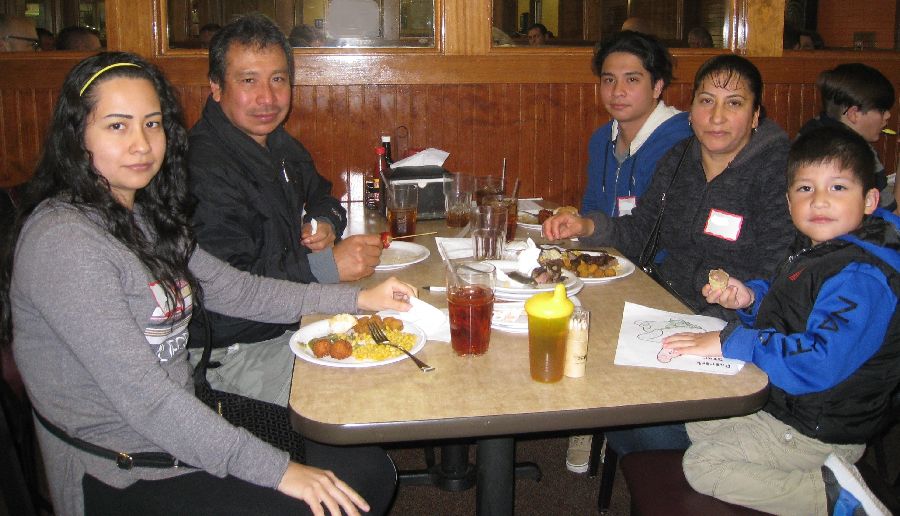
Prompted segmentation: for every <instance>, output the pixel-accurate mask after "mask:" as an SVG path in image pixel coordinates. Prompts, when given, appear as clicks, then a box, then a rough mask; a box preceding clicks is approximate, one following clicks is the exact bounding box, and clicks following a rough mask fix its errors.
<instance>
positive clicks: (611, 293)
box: [290, 218, 768, 514]
mask: <svg viewBox="0 0 900 516" xmlns="http://www.w3.org/2000/svg"><path fill="white" fill-rule="evenodd" d="M378 223H379V219H377V218H371V219H369V220H367V221H365V226H362V227H365V228H366V229H368V230H370V231H371V230H378V229H379V227H378ZM381 223H382V224H383V221H382V222H381ZM521 229H522V228H519V230H520V231H521ZM418 230H419V231H428V230H437V231H440V232H441V234H442V236H456V235H454V234H453V233H452V232H451V230H449V229H448V228H446V226H445V225H444V221H433V222H420V223H419V228H418ZM517 236H518V237H519V238H523V237H524V236H532V237H533V238H535V239H536V240H538V241H540V235H539V234H534V233H528V232H523V233H521V234H519V235H517ZM416 242H417V243H419V244H422V245H424V246H426V247H428V248H429V250H430V251H431V253H432V254H431V256H430V257H429V259H428V260H426V261H424V262H422V263H420V264H416V265H413V266H411V267H408V268H406V269H401V270H398V271H394V272H392V273H376V274H375V275H374V276H373V277H371V278H368V279H367V280H365V281H363V284H364V285H367V284H373V283H376V282H379V281H382V280H383V279H385V278H386V277H387V276H388V275H389V274H393V275H395V276H397V277H399V278H400V279H402V280H404V281H406V282H408V283H410V284H413V285H416V286H423V285H441V284H443V282H444V271H443V265H442V262H441V260H440V255H439V254H438V253H437V250H436V248H435V245H434V239H433V238H432V237H421V238H417V239H416ZM420 298H422V299H423V300H425V301H427V302H429V303H431V304H433V305H434V306H437V307H439V308H444V307H446V295H445V294H444V293H435V294H430V293H428V292H425V291H420ZM578 298H579V299H580V300H581V302H582V304H583V305H584V306H585V307H587V308H588V309H590V310H591V313H592V315H591V332H590V340H589V347H588V360H587V366H586V372H585V376H584V377H583V378H577V379H573V378H563V380H562V381H560V382H559V383H554V384H543V383H538V382H535V381H533V380H532V379H531V377H530V375H529V364H528V338H527V336H525V335H514V334H508V333H502V332H499V331H497V330H492V334H491V342H490V348H489V350H488V352H487V353H486V354H485V355H484V356H480V357H459V356H456V355H455V354H454V352H453V350H452V349H451V347H450V345H449V344H447V343H442V342H434V341H429V342H428V343H427V344H426V345H425V347H424V348H423V349H422V350H421V351H420V352H419V354H418V356H419V357H421V358H422V359H423V360H425V361H426V362H427V363H429V364H430V365H432V366H434V367H435V371H433V372H430V373H422V372H421V371H419V369H418V368H416V367H415V365H414V364H412V362H410V361H407V360H404V361H401V362H397V363H394V364H391V365H388V366H384V367H372V368H364V369H340V368H330V367H322V366H318V365H314V364H311V363H308V362H306V361H303V360H300V359H298V360H297V361H296V364H295V366H294V382H293V386H292V389H291V399H290V406H291V408H292V409H293V410H292V414H291V417H292V422H293V424H294V426H295V428H297V429H298V430H299V431H300V432H301V433H302V434H304V435H305V436H308V437H310V438H312V439H315V440H319V441H322V442H325V443H329V444H339V445H340V444H359V443H389V442H403V441H415V440H434V439H454V438H472V439H477V440H478V444H479V450H478V451H479V462H481V460H482V459H481V455H482V453H484V454H485V455H486V457H485V459H484V460H485V461H486V462H487V463H488V464H490V465H489V466H483V465H482V464H479V470H478V472H479V473H478V474H479V477H478V487H479V493H478V495H479V496H478V499H479V502H478V504H479V513H480V514H511V513H512V502H513V493H512V486H513V462H514V457H513V454H514V441H513V438H512V436H514V435H516V434H526V433H533V432H544V431H559V430H573V429H586V428H598V427H610V426H617V425H625V424H640V423H654V422H664V421H683V420H689V419H700V418H710V417H725V416H733V415H739V414H747V413H750V412H753V411H754V410H756V409H758V408H760V407H761V406H762V404H763V403H764V401H765V397H766V394H767V391H768V378H767V377H766V375H765V374H764V373H762V372H761V371H760V370H759V369H757V368H756V367H754V366H753V365H750V364H748V365H747V366H745V367H744V368H743V370H742V371H741V372H740V373H738V374H737V375H735V376H720V375H712V374H701V373H689V372H681V371H668V370H661V369H651V368H641V367H624V366H616V365H614V364H613V358H614V356H615V348H616V343H617V339H618V333H619V327H620V325H621V322H622V310H623V306H624V303H625V302H626V301H630V302H632V303H638V304H641V305H646V306H650V307H653V308H659V309H663V310H671V311H678V312H684V313H687V311H686V309H685V308H684V306H683V305H681V304H680V303H679V302H678V301H677V300H675V299H674V298H673V297H672V296H671V295H670V294H669V293H667V292H666V291H665V290H664V289H663V288H661V287H659V286H658V285H657V284H656V283H654V282H653V280H651V279H650V278H649V277H647V276H646V275H645V274H644V273H643V272H641V271H640V270H638V271H636V272H635V273H634V274H632V275H630V276H628V277H625V278H621V279H618V280H615V281H613V282H609V283H606V284H601V285H587V286H585V288H584V290H582V291H581V293H579V294H578ZM485 489H487V490H490V491H489V492H485V493H482V491H483V490H485Z"/></svg>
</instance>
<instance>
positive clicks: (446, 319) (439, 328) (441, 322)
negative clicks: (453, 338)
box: [378, 297, 450, 342]
mask: <svg viewBox="0 0 900 516" xmlns="http://www.w3.org/2000/svg"><path fill="white" fill-rule="evenodd" d="M409 302H410V303H411V304H412V308H411V309H410V310H409V311H408V312H399V311H397V310H382V311H380V312H378V315H380V316H381V317H388V316H390V317H396V318H397V319H400V320H401V321H407V322H411V323H413V324H415V325H416V326H418V327H419V328H422V331H424V332H425V336H426V337H428V340H437V341H440V342H450V316H449V315H448V313H447V311H446V310H440V309H438V308H435V307H434V306H431V305H430V304H428V303H426V302H425V301H422V300H421V299H419V298H417V297H411V298H410V299H409Z"/></svg>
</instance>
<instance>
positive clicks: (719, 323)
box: [614, 303, 744, 375]
mask: <svg viewBox="0 0 900 516" xmlns="http://www.w3.org/2000/svg"><path fill="white" fill-rule="evenodd" d="M724 327H725V321H723V320H721V319H717V318H715V317H707V316H704V315H687V314H679V313H676V312H666V311H663V310H656V309H654V308H649V307H646V306H642V305H638V304H634V303H625V310H624V312H623V313H622V328H621V329H620V330H619V343H618V345H617V346H616V359H615V361H614V363H615V364H616V365H628V366H638V367H656V368H659V369H678V370H681V371H694V372H698V373H714V374H726V375H731V374H737V373H738V371H740V370H741V368H742V367H744V362H743V361H742V360H734V359H731V358H723V357H701V356H696V355H680V356H672V355H671V354H670V353H669V352H668V350H663V349H662V340H663V338H665V337H668V336H669V335H674V334H676V333H686V332H695V333H702V332H707V331H719V330H721V329H722V328H724Z"/></svg>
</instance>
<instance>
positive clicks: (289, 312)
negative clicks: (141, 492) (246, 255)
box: [10, 201, 359, 515]
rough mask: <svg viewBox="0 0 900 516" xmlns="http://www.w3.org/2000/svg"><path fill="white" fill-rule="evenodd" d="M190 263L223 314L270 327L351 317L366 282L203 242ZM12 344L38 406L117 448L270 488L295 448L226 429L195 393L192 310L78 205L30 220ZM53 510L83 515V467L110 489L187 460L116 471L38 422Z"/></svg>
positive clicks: (49, 206)
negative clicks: (274, 271) (270, 272)
mask: <svg viewBox="0 0 900 516" xmlns="http://www.w3.org/2000/svg"><path fill="white" fill-rule="evenodd" d="M190 267H191V270H192V271H193V273H194V274H195V275H196V276H197V279H198V280H199V281H200V283H201V284H202V286H203V288H204V296H205V300H206V304H207V306H208V307H209V309H210V310H215V311H216V312H219V313H223V314H228V315H234V316H238V317H244V318H248V319H256V320H260V321H266V322H290V321H296V320H297V319H298V317H299V316H300V315H304V314H310V313H315V312H324V313H334V312H355V311H356V302H357V295H358V293H359V289H357V288H355V287H350V286H343V285H330V286H323V285H319V284H309V285H301V284H296V283H290V282H286V281H280V280H272V279H266V278H262V277H258V276H253V275H251V274H248V273H243V272H239V271H237V270H235V269H233V268H231V267H229V266H228V265H227V264H225V263H224V262H221V261H219V260H217V259H216V258H214V257H212V256H211V255H209V254H208V253H206V252H204V251H203V250H201V249H198V250H197V251H196V252H195V253H194V255H193V257H192V258H191V261H190ZM10 297H11V305H12V312H13V331H14V338H13V351H14V354H15V359H16V363H17V365H18V367H19V369H20V370H21V373H22V377H23V379H24V381H25V385H26V388H27V390H28V395H29V397H30V398H31V401H32V403H33V404H34V407H35V409H36V410H38V411H39V412H40V413H41V414H42V415H43V416H44V417H46V418H47V419H49V420H50V421H51V422H53V423H55V424H56V425H57V426H59V427H61V428H62V429H63V430H65V431H66V432H67V433H68V434H69V435H71V436H75V437H78V438H81V439H83V440H85V441H88V442H91V443H93V444H96V445H99V446H103V447H106V448H109V449H113V450H119V451H128V452H146V451H165V452H168V453H170V454H172V455H174V456H175V457H177V458H178V459H179V460H181V461H183V462H186V463H188V464H192V465H194V466H197V467H199V468H202V469H204V470H206V471H207V472H209V473H210V474H213V475H216V476H219V477H224V476H226V475H233V476H235V477H238V478H241V479H244V480H246V481H248V482H252V483H254V484H257V485H261V486H266V487H271V488H275V487H276V486H277V485H278V483H279V481H280V480H281V477H282V475H283V474H284V471H285V470H286V468H287V464H288V454H287V453H286V452H282V451H280V450H277V449H275V448H273V447H271V446H269V445H268V444H266V443H263V442H262V441H260V440H258V439H256V438H255V437H253V436H252V435H251V434H250V433H249V432H247V431H246V430H244V429H241V428H236V427H233V426H231V425H230V424H228V423H227V422H226V421H225V420H224V419H222V418H221V417H220V416H218V415H217V414H216V413H215V412H213V411H212V410H210V409H209V408H207V407H206V405H204V404H203V403H201V402H200V401H199V400H198V399H196V398H195V397H194V395H193V383H192V381H191V372H192V370H191V366H190V364H189V363H188V361H187V348H186V343H187V339H188V333H187V324H188V321H189V319H190V315H191V311H192V307H191V305H190V298H188V306H187V307H186V308H185V310H183V311H181V310H175V311H173V310H170V309H168V308H167V307H166V306H165V305H166V303H165V296H164V295H163V294H162V291H161V290H160V289H159V288H158V287H155V286H154V284H153V278H152V277H150V276H149V272H148V271H147V269H146V268H145V267H143V265H142V264H141V263H140V262H139V261H138V259H137V257H135V256H134V255H133V254H132V253H131V252H129V251H128V250H127V249H126V248H125V247H124V246H122V245H121V244H120V243H118V242H117V241H115V240H114V239H113V238H112V237H111V236H110V235H109V234H108V233H107V232H106V231H105V230H103V229H102V228H101V227H99V226H98V225H97V224H94V223H92V222H91V220H89V218H88V217H87V216H86V215H85V214H84V213H83V212H81V211H79V210H77V209H75V208H74V207H72V206H71V205H68V204H65V203H62V202H59V201H49V202H45V203H44V204H43V205H41V206H39V207H38V209H37V210H36V211H35V212H34V213H33V215H32V216H31V217H30V218H29V219H28V221H27V223H26V224H25V227H24V228H23V229H22V233H21V236H20V238H19V242H18V247H17V249H16V256H15V265H14V269H13V277H12V284H11V289H10ZM35 424H36V425H37V428H38V437H39V440H40V445H41V450H42V454H43V457H44V463H45V466H46V469H47V476H48V480H49V484H50V491H51V496H52V499H53V505H54V507H55V509H56V511H57V514H64V515H68V514H81V513H83V512H84V509H83V496H82V489H81V479H82V476H83V475H84V474H85V473H88V474H91V475H93V476H94V477H96V478H98V479H100V480H101V481H103V482H105V483H107V484H110V485H112V486H115V487H125V486H128V485H130V484H132V483H134V482H136V481H137V480H141V479H148V480H152V479H160V478H166V477H171V476H174V475H180V474H184V473H190V472H192V471H195V470H192V469H183V468H179V469H149V468H134V469H133V470H131V471H125V470H121V469H118V468H117V467H116V466H115V464H114V463H113V462H112V461H110V460H107V459H102V458H99V457H95V456H93V455H90V454H87V453H85V452H82V451H80V450H78V449H76V448H74V447H71V446H69V445H67V444H65V443H63V442H62V441H60V440H59V439H57V438H56V437H54V436H52V435H51V434H49V433H48V432H47V431H46V430H45V429H44V428H43V427H42V426H41V425H40V423H35Z"/></svg>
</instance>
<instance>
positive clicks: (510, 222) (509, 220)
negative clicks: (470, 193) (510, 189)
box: [484, 195, 519, 243]
mask: <svg viewBox="0 0 900 516" xmlns="http://www.w3.org/2000/svg"><path fill="white" fill-rule="evenodd" d="M484 204H485V205H486V206H500V207H502V208H505V209H506V242H507V243H509V242H512V241H513V240H514V239H515V238H516V223H517V222H518V221H519V200H518V199H516V198H515V197H510V196H507V195H486V196H485V197H484Z"/></svg>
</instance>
